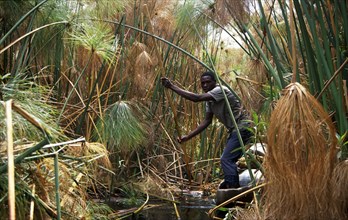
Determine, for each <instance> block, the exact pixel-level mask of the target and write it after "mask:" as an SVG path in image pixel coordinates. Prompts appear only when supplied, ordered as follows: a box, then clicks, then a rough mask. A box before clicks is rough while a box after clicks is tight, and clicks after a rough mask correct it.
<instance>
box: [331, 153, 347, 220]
mask: <svg viewBox="0 0 348 220" xmlns="http://www.w3.org/2000/svg"><path fill="white" fill-rule="evenodd" d="M331 184H332V190H333V192H332V194H333V203H336V205H337V209H336V210H334V212H336V213H334V214H335V215H336V216H341V217H342V219H348V187H347V184H348V160H345V161H342V162H340V163H339V164H337V165H336V167H335V169H334V173H333V177H332V183H331Z"/></svg>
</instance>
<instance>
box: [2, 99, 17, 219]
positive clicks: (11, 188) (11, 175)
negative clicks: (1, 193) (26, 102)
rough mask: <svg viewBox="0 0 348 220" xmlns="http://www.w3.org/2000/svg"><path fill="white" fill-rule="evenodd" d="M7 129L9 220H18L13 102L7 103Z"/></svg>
mask: <svg viewBox="0 0 348 220" xmlns="http://www.w3.org/2000/svg"><path fill="white" fill-rule="evenodd" d="M5 109H6V110H5V111H6V127H7V163H8V207H9V219H10V220H14V219H16V194H15V172H14V170H15V166H14V156H13V136H12V134H13V130H12V100H11V99H10V100H8V101H6V103H5Z"/></svg>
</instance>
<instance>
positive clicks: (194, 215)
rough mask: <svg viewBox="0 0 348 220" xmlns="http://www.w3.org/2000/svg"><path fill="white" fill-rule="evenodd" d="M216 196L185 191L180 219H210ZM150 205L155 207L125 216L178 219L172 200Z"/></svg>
mask: <svg viewBox="0 0 348 220" xmlns="http://www.w3.org/2000/svg"><path fill="white" fill-rule="evenodd" d="M214 198H215V197H214V196H203V195H202V192H200V191H187V192H184V193H183V195H182V197H181V198H180V199H177V201H178V202H179V203H178V204H177V205H176V206H177V210H178V212H179V215H180V220H209V219H210V218H209V216H208V211H209V210H210V209H212V208H213V207H214V206H215V204H214ZM108 205H109V206H110V207H111V208H114V209H115V210H119V207H118V205H117V204H115V203H113V202H108ZM148 205H154V206H155V207H152V208H149V209H144V210H142V211H140V212H139V213H138V214H137V215H133V216H131V217H127V218H123V219H126V220H177V219H178V218H177V216H176V212H175V208H174V206H173V204H172V203H170V202H163V203H159V202H155V203H152V202H151V201H150V202H149V203H148Z"/></svg>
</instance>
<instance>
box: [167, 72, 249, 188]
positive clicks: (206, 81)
mask: <svg viewBox="0 0 348 220" xmlns="http://www.w3.org/2000/svg"><path fill="white" fill-rule="evenodd" d="M161 80H162V84H163V86H164V87H166V88H169V89H171V90H173V91H174V92H175V93H177V94H179V95H180V96H182V97H184V98H185V99H188V100H190V101H193V102H202V101H205V102H206V113H205V118H204V120H203V121H202V122H201V123H200V124H199V125H198V127H197V128H195V129H194V130H192V131H191V132H190V133H189V134H187V135H184V136H182V137H179V138H178V141H179V143H182V142H185V141H188V140H190V139H191V138H193V137H194V136H196V135H197V134H199V133H201V132H202V131H203V130H204V129H206V128H207V127H208V126H209V125H210V124H211V122H212V119H213V116H214V115H215V117H216V118H217V119H218V120H219V121H220V122H221V123H222V124H224V125H225V127H226V128H227V130H228V132H229V133H230V134H229V137H228V139H227V144H226V147H225V149H224V151H223V153H222V156H221V158H220V161H221V168H222V170H223V171H224V181H223V182H222V183H221V184H220V188H221V189H227V188H238V187H239V176H238V171H237V164H236V162H237V161H238V159H239V158H240V157H241V156H242V151H241V149H240V143H239V140H238V136H237V131H236V128H235V126H234V124H233V121H232V119H231V116H230V114H229V111H228V106H227V105H228V104H229V105H230V106H231V109H232V112H233V115H234V118H235V120H236V122H237V125H238V129H239V131H240V134H241V137H242V139H243V142H244V143H246V142H247V141H248V140H249V139H250V137H251V132H250V131H249V130H248V129H247V128H248V122H247V121H246V120H248V117H247V114H246V113H245V111H243V110H242V107H241V104H240V102H239V101H238V100H237V98H236V97H235V96H234V95H233V94H232V92H231V91H230V90H229V89H228V88H227V87H225V86H222V88H223V89H224V91H225V94H226V95H227V98H228V100H229V103H226V102H225V99H224V95H223V92H222V90H221V87H220V85H219V84H217V83H216V79H215V74H214V73H213V72H209V71H208V72H204V73H203V74H202V75H201V87H202V89H203V91H204V93H202V94H196V93H192V92H189V91H186V90H184V89H181V88H179V87H178V86H177V85H174V84H173V83H172V82H171V81H170V80H169V79H168V78H165V77H162V79H161Z"/></svg>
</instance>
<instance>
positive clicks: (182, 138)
mask: <svg viewBox="0 0 348 220" xmlns="http://www.w3.org/2000/svg"><path fill="white" fill-rule="evenodd" d="M188 140H190V138H189V137H188V136H187V135H184V136H182V137H178V142H179V143H183V142H185V141H188Z"/></svg>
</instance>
